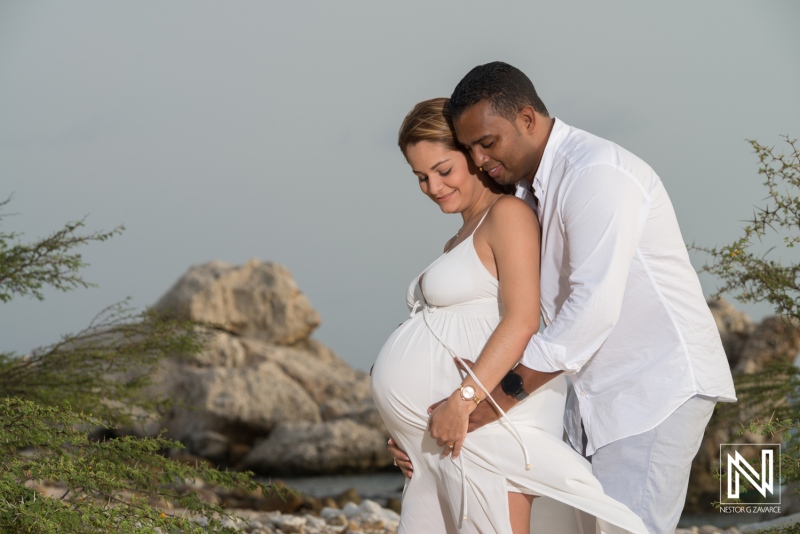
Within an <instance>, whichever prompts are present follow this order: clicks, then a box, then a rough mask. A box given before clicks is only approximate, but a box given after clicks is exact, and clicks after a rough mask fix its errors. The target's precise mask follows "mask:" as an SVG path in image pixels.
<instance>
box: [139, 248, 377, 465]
mask: <svg viewBox="0 0 800 534" xmlns="http://www.w3.org/2000/svg"><path fill="white" fill-rule="evenodd" d="M155 308H156V309H159V310H170V311H172V312H175V313H177V314H178V315H179V316H181V317H184V318H187V319H190V320H192V321H196V322H198V323H201V324H203V325H207V326H206V327H205V332H206V335H207V338H206V339H207V342H206V344H205V348H204V350H203V351H201V352H200V353H197V354H194V355H192V356H190V357H182V358H173V359H170V360H168V361H167V362H165V363H164V365H163V366H162V367H161V369H160V371H159V372H160V380H159V381H158V384H159V385H158V387H157V390H156V391H154V394H160V395H166V396H167V397H169V398H170V399H171V401H172V406H171V408H170V409H169V410H168V411H167V412H166V413H165V414H164V415H163V417H162V418H161V419H160V421H159V424H158V425H154V427H160V428H165V429H166V430H167V435H168V437H170V438H173V439H176V440H179V441H181V442H183V443H184V444H185V445H186V446H187V448H188V452H189V453H190V454H195V455H198V456H202V457H205V458H209V459H211V460H212V461H214V462H217V463H220V464H223V465H231V466H235V467H242V466H244V467H247V468H248V469H252V470H254V471H256V472H258V473H262V474H267V475H273V474H287V473H289V474H292V473H305V474H324V473H340V472H353V471H365V470H373V469H376V468H381V467H384V466H387V465H389V464H390V463H391V457H390V456H389V455H388V452H387V451H386V438H387V434H386V430H385V428H384V427H383V423H382V422H381V420H380V417H379V416H378V414H377V410H376V409H375V406H374V404H373V403H372V400H371V397H370V389H369V376H368V375H367V374H366V373H364V372H362V371H358V370H356V369H353V368H352V367H350V366H349V365H348V364H347V363H346V362H344V360H342V359H341V358H340V357H339V356H337V355H336V354H335V353H334V352H333V351H332V350H330V349H329V348H328V347H326V346H324V345H322V344H321V343H319V342H317V341H315V340H313V339H311V338H310V335H311V333H312V331H313V330H314V328H316V327H317V326H318V325H319V322H320V320H319V314H318V313H317V312H316V311H315V310H314V309H313V308H312V307H311V304H310V303H309V302H308V299H307V298H306V297H305V296H304V295H303V294H302V293H301V292H300V290H299V289H298V288H297V285H296V284H295V282H294V280H293V279H292V277H291V274H290V273H289V271H288V270H287V269H286V268H284V267H282V266H280V265H277V264H275V263H270V262H266V263H265V262H260V261H257V260H252V261H250V262H248V263H246V264H245V265H242V266H238V267H237V266H233V265H228V264H224V263H221V262H217V261H214V262H210V263H207V264H204V265H199V266H195V267H192V268H191V269H189V271H188V272H187V273H186V274H185V275H184V276H183V277H182V278H181V279H180V280H178V282H177V283H176V284H175V285H174V286H173V287H172V289H170V290H169V291H168V292H167V293H166V294H165V295H164V296H163V297H162V298H161V299H160V300H159V301H158V303H157V304H156V306H155Z"/></svg>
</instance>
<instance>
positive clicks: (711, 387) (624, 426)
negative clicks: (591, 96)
mask: <svg viewBox="0 0 800 534" xmlns="http://www.w3.org/2000/svg"><path fill="white" fill-rule="evenodd" d="M533 191H534V193H535V194H536V197H537V199H538V201H539V203H538V209H537V214H538V217H539V223H540V224H541V227H542V250H541V306H542V316H543V318H544V322H545V325H546V326H545V328H544V329H543V330H542V331H541V332H540V333H538V334H536V335H534V337H533V338H532V339H531V341H530V343H529V344H528V346H527V348H526V349H525V353H524V355H523V358H522V360H521V363H522V364H523V365H525V366H526V367H529V368H532V369H535V370H538V371H544V372H554V371H558V370H562V371H564V372H565V373H567V374H568V375H571V376H570V380H571V381H572V385H573V388H574V393H575V395H572V396H571V397H570V402H568V406H567V412H566V414H565V427H566V430H567V435H568V437H569V439H570V441H571V442H572V444H573V446H576V448H578V449H579V450H580V448H581V447H580V446H581V435H582V434H581V422H583V426H584V429H585V431H586V435H587V439H588V443H587V446H586V455H587V456H590V455H592V454H593V453H594V451H596V450H597V449H599V448H600V447H602V446H603V445H607V444H608V443H611V442H613V441H616V440H618V439H622V438H625V437H628V436H633V435H636V434H640V433H642V432H646V431H648V430H650V429H652V428H654V427H655V426H657V425H658V424H660V423H661V422H662V421H663V420H664V419H666V418H667V417H668V416H669V415H670V414H671V413H672V412H673V411H674V410H675V409H676V408H678V407H679V406H680V405H681V404H683V403H684V402H685V401H686V400H687V399H689V398H690V397H692V396H694V395H704V396H707V397H711V398H716V399H717V400H720V401H735V400H736V395H735V392H734V389H733V380H732V378H731V373H730V368H729V366H728V360H727V358H726V356H725V352H724V350H723V348H722V342H721V341H720V336H719V331H718V330H717V327H716V323H715V322H714V318H713V317H712V315H711V311H710V310H709V308H708V305H707V303H706V300H705V298H704V296H703V292H702V289H701V288H700V282H699V280H698V278H697V274H696V273H695V271H694V269H693V268H692V265H691V263H690V262H689V255H688V253H687V251H686V245H685V244H684V242H683V238H682V237H681V232H680V229H679V227H678V221H677V219H676V217H675V211H674V210H673V207H672V203H671V202H670V200H669V197H668V196H667V192H666V190H665V189H664V186H663V185H662V183H661V180H660V179H659V177H658V176H657V175H656V173H655V172H654V171H653V169H651V168H650V167H649V166H648V165H647V164H646V163H645V162H644V161H642V160H641V159H639V158H638V157H636V156H634V155H633V154H631V153H630V152H628V151H626V150H625V149H623V148H621V147H619V146H617V145H616V144H614V143H612V142H610V141H607V140H605V139H601V138H599V137H596V136H594V135H592V134H589V133H587V132H584V131H582V130H579V129H577V128H573V127H571V126H568V125H566V124H564V123H563V122H561V121H560V120H558V119H555V124H554V125H553V129H552V132H551V134H550V138H549V139H548V141H547V145H546V147H545V150H544V154H543V155H542V160H541V162H540V164H539V169H538V170H537V172H536V176H535V177H534V181H533ZM529 195H530V193H528V191H527V190H526V189H525V188H524V187H522V186H521V185H519V184H518V186H517V196H518V197H521V198H523V199H524V200H527V201H528V202H529V203H530V201H531V200H532V199H530V198H529ZM526 197H528V198H526Z"/></svg>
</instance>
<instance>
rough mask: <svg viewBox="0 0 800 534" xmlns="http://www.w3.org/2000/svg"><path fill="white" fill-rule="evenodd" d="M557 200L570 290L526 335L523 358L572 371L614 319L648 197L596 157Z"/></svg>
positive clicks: (604, 336) (527, 362)
mask: <svg viewBox="0 0 800 534" xmlns="http://www.w3.org/2000/svg"><path fill="white" fill-rule="evenodd" d="M559 201H560V216H561V219H560V222H561V224H562V225H563V229H564V233H565V245H566V247H567V249H568V254H567V255H566V258H568V262H569V263H568V265H564V266H562V269H564V270H565V271H566V272H567V273H568V277H569V294H568V295H567V298H566V299H565V301H564V303H563V305H562V306H561V307H560V309H559V310H558V313H557V314H556V316H555V317H553V318H552V321H549V324H548V325H547V326H546V327H545V329H544V330H543V331H542V332H541V333H539V334H536V335H534V336H533V338H531V341H530V343H529V344H528V347H527V348H526V349H525V353H524V354H523V357H522V360H521V363H523V364H524V365H525V366H526V367H529V368H531V369H536V370H538V371H542V372H547V373H549V372H556V371H564V372H566V373H568V374H574V373H577V372H578V371H579V370H580V369H581V368H582V367H583V366H584V365H585V364H586V362H587V361H588V360H589V359H590V358H591V357H592V356H593V355H594V353H595V352H597V350H598V349H599V348H600V346H601V345H602V344H603V342H604V341H605V340H606V339H607V338H608V336H609V334H610V333H611V331H612V329H613V328H614V325H616V323H617V321H618V319H619V316H620V313H621V310H622V299H623V296H624V294H625V286H626V284H627V280H628V273H629V272H630V266H631V262H632V261H633V258H634V255H635V254H636V250H637V247H638V246H639V241H640V240H641V236H642V232H643V229H644V223H645V221H646V217H647V212H648V207H649V203H650V198H649V196H648V195H647V193H646V192H645V191H644V189H643V186H642V185H641V184H640V183H639V182H638V180H637V179H636V178H635V177H633V176H631V175H629V174H627V173H626V172H624V171H622V170H620V169H618V168H615V167H613V166H610V165H596V166H593V167H590V168H589V169H586V170H583V171H581V172H580V173H579V174H578V175H577V176H573V177H572V179H571V181H570V183H569V184H568V189H567V191H566V193H565V194H564V195H563V197H562V198H561V199H559Z"/></svg>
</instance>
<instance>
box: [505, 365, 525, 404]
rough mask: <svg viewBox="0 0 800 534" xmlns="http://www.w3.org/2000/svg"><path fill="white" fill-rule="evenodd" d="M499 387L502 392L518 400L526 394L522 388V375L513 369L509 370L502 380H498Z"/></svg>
mask: <svg viewBox="0 0 800 534" xmlns="http://www.w3.org/2000/svg"><path fill="white" fill-rule="evenodd" d="M500 387H501V388H503V393H505V394H506V395H510V396H512V397H514V398H515V399H517V400H518V401H521V400H523V399H524V398H525V397H527V396H528V394H527V393H525V390H524V389H523V388H522V377H521V376H519V375H518V374H517V373H515V372H514V371H513V370H512V371H509V372H508V373H507V374H506V376H504V377H503V380H501V381H500Z"/></svg>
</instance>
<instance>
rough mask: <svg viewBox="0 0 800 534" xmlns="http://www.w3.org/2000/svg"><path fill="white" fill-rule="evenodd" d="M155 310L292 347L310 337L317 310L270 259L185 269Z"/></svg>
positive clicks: (219, 263) (221, 263)
mask: <svg viewBox="0 0 800 534" xmlns="http://www.w3.org/2000/svg"><path fill="white" fill-rule="evenodd" d="M155 309H162V310H163V309H170V310H175V311H177V312H179V313H180V314H181V315H182V316H184V317H186V318H189V319H192V320H194V321H198V322H202V323H207V324H213V325H216V326H217V327H218V328H221V329H224V330H227V331H229V332H230V333H232V334H235V335H238V336H242V337H250V338H255V339H262V340H264V341H267V342H269V343H274V344H276V345H291V344H293V343H297V342H298V341H302V340H305V339H308V336H310V335H311V332H312V331H313V330H314V329H315V328H316V327H317V326H319V323H320V319H319V314H318V313H317V312H316V310H314V309H313V308H312V307H311V303H309V302H308V299H307V298H306V297H305V295H303V294H302V293H301V292H300V290H299V289H298V288H297V284H295V282H294V279H292V275H291V273H289V270H288V269H286V268H285V267H282V266H280V265H278V264H277V263H272V262H260V261H258V260H251V261H249V262H247V263H246V264H245V265H242V266H241V267H237V266H234V265H229V264H227V263H223V262H220V261H212V262H209V263H206V264H203V265H198V266H195V267H192V268H191V269H189V271H188V272H187V273H186V274H185V275H183V277H181V279H180V280H178V282H177V283H176V284H175V285H174V286H173V287H172V289H170V290H169V291H168V292H167V294H166V295H164V296H163V297H161V300H159V301H158V302H157V303H156V305H155Z"/></svg>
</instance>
